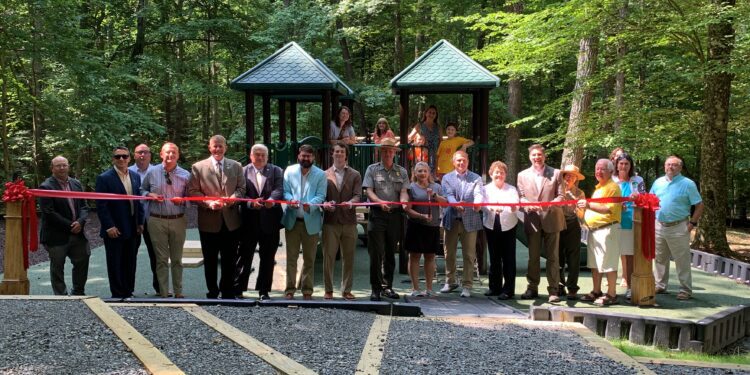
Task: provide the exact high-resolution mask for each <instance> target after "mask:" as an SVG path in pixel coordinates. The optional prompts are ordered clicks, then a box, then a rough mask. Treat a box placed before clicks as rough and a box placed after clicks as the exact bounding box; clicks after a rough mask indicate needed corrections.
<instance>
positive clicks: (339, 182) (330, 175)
mask: <svg viewBox="0 0 750 375" xmlns="http://www.w3.org/2000/svg"><path fill="white" fill-rule="evenodd" d="M348 156H349V148H348V147H347V145H346V143H344V142H342V141H338V142H337V143H336V144H335V145H334V146H333V165H332V166H331V167H330V168H328V170H326V179H327V180H328V188H327V190H326V204H325V205H324V206H323V209H324V210H325V215H324V218H323V279H324V281H325V288H326V293H325V295H324V298H325V299H333V269H334V265H335V264H336V252H337V251H338V250H339V249H341V268H342V272H341V297H343V298H344V299H347V300H353V299H354V295H353V294H352V270H353V267H354V249H355V248H356V247H357V212H356V211H355V208H354V207H352V206H351V204H352V203H359V200H360V197H361V195H362V175H360V174H359V172H357V171H356V170H354V169H352V168H351V167H349V166H348V165H346V161H347V159H348ZM337 203H344V204H348V205H347V206H333V204H337Z"/></svg>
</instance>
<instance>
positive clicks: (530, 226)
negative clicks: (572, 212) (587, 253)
mask: <svg viewBox="0 0 750 375" xmlns="http://www.w3.org/2000/svg"><path fill="white" fill-rule="evenodd" d="M529 160H530V161H531V167H529V169H526V170H523V171H521V173H519V174H518V181H517V183H518V195H519V196H520V199H521V203H534V202H560V201H562V200H563V194H564V186H565V184H564V182H563V180H562V177H561V175H560V170H559V169H555V168H552V167H550V166H548V165H546V164H545V160H546V156H545V154H544V147H543V146H542V145H539V144H534V145H531V147H529ZM524 212H525V215H524V221H523V225H524V230H525V232H526V237H527V238H528V241H529V266H528V271H527V273H526V280H527V281H528V283H529V284H528V287H527V288H526V291H525V292H524V293H523V294H522V295H521V299H535V298H537V297H538V296H539V292H538V290H539V281H540V273H541V266H540V262H541V255H542V249H544V252H545V255H546V257H547V284H548V286H547V291H548V292H549V299H548V301H549V302H550V303H555V302H560V297H559V296H558V291H557V288H558V286H559V285H560V262H559V258H560V256H559V254H558V249H559V242H560V241H559V240H560V231H562V230H563V229H565V215H564V214H563V212H562V209H561V208H560V206H550V207H541V206H525V207H524Z"/></svg>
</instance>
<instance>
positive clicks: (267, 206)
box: [263, 201, 274, 208]
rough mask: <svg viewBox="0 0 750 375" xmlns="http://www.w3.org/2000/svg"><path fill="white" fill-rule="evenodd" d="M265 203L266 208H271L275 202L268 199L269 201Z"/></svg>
mask: <svg viewBox="0 0 750 375" xmlns="http://www.w3.org/2000/svg"><path fill="white" fill-rule="evenodd" d="M263 205H264V206H265V207H266V208H271V207H273V205H274V203H273V202H268V201H267V202H265V203H263Z"/></svg>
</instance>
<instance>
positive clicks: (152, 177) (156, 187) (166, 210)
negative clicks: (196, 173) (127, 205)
mask: <svg viewBox="0 0 750 375" xmlns="http://www.w3.org/2000/svg"><path fill="white" fill-rule="evenodd" d="M189 179H190V172H188V171H186V170H185V169H183V168H180V166H177V167H175V169H173V170H172V171H171V172H169V181H171V182H172V183H171V184H169V183H168V181H167V172H166V171H165V170H164V164H158V165H155V166H153V167H152V168H151V169H150V170H149V172H148V174H146V178H145V179H144V180H143V182H142V183H141V195H144V196H145V195H148V194H149V193H154V194H158V195H161V196H163V197H164V199H165V201H163V202H157V201H150V202H151V205H150V207H149V212H150V213H154V214H156V215H161V216H171V215H179V214H184V213H185V208H186V206H187V202H185V204H183V205H175V204H174V203H172V202H171V201H168V200H166V199H169V198H175V197H184V196H186V195H187V184H188V180H189Z"/></svg>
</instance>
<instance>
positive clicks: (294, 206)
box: [287, 201, 299, 208]
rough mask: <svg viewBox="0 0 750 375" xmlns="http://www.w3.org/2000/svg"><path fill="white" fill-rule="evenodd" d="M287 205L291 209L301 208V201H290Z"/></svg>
mask: <svg viewBox="0 0 750 375" xmlns="http://www.w3.org/2000/svg"><path fill="white" fill-rule="evenodd" d="M287 205H288V206H289V207H291V208H299V201H289V203H287Z"/></svg>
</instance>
